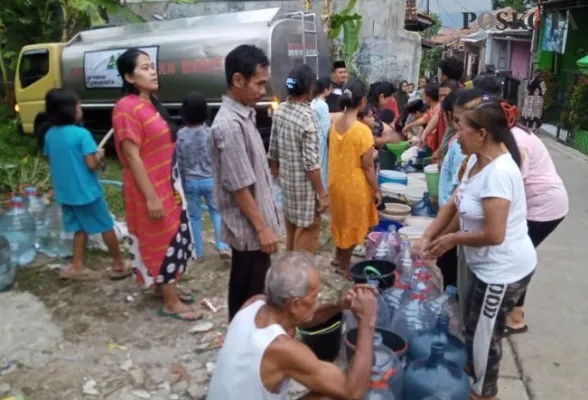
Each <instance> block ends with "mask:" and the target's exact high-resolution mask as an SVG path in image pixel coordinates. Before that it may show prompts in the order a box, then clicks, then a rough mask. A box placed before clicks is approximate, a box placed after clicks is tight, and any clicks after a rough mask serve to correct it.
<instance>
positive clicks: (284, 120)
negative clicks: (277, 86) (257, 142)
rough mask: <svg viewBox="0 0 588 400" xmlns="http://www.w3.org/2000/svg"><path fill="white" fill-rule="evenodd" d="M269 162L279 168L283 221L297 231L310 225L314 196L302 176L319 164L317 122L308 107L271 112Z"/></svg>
mask: <svg viewBox="0 0 588 400" xmlns="http://www.w3.org/2000/svg"><path fill="white" fill-rule="evenodd" d="M269 159H270V160H274V161H277V162H278V164H279V166H280V186H281V187H282V195H283V198H284V212H285V214H286V218H287V219H288V221H290V222H291V223H292V224H294V225H296V226H298V227H300V228H306V227H308V226H310V225H312V223H313V222H314V221H315V219H316V206H317V193H316V191H315V190H314V187H313V186H312V183H311V182H310V180H309V179H308V177H307V176H306V173H307V172H310V171H314V170H319V169H320V164H319V137H318V122H317V119H316V117H315V115H314V112H313V111H312V108H310V105H309V104H306V103H305V104H302V103H295V102H291V101H286V102H284V103H282V104H280V106H279V107H278V109H277V110H276V111H275V112H274V115H273V117H272V133H271V139H270V146H269Z"/></svg>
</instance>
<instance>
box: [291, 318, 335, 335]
mask: <svg viewBox="0 0 588 400" xmlns="http://www.w3.org/2000/svg"><path fill="white" fill-rule="evenodd" d="M341 324H342V322H341V321H337V322H335V323H334V324H333V325H331V326H328V327H326V328H323V329H320V330H318V331H314V332H310V331H305V330H304V329H298V328H296V331H297V332H298V333H299V334H301V335H305V336H314V335H322V334H325V333H329V332H331V331H333V330H335V329H337V328H339V326H341Z"/></svg>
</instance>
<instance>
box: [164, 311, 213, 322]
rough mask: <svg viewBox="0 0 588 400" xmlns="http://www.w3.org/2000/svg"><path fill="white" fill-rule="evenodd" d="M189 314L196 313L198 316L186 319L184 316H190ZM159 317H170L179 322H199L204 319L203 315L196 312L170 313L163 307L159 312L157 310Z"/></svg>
mask: <svg viewBox="0 0 588 400" xmlns="http://www.w3.org/2000/svg"><path fill="white" fill-rule="evenodd" d="M189 313H195V314H196V316H195V317H184V316H183V314H189ZM157 315H159V316H160V317H168V318H172V319H177V320H179V321H191V322H193V321H198V320H200V319H202V313H200V312H197V311H195V310H190V311H181V312H170V311H166V310H165V309H164V308H163V307H161V308H160V309H159V310H157Z"/></svg>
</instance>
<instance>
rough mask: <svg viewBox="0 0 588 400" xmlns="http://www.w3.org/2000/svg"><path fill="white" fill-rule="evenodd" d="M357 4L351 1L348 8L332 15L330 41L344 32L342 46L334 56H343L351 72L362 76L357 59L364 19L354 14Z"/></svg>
mask: <svg viewBox="0 0 588 400" xmlns="http://www.w3.org/2000/svg"><path fill="white" fill-rule="evenodd" d="M356 4H357V0H349V3H347V6H346V7H345V8H344V9H343V10H342V11H341V12H340V13H335V14H332V15H331V21H330V22H331V24H330V28H331V29H330V32H329V39H330V40H331V43H333V42H335V41H336V40H338V39H339V38H340V36H341V32H343V43H342V46H341V45H340V46H337V49H336V53H335V54H334V55H335V56H336V57H341V56H342V57H343V59H344V60H345V63H346V64H347V67H348V68H350V70H351V72H352V73H353V74H355V75H357V76H360V72H359V69H358V68H357V65H356V63H355V57H356V55H357V53H358V52H359V32H360V31H361V26H362V22H363V18H362V16H361V15H360V14H358V13H356V12H354V13H352V11H353V8H354V7H355V5H356Z"/></svg>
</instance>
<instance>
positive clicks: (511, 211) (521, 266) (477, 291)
mask: <svg viewBox="0 0 588 400" xmlns="http://www.w3.org/2000/svg"><path fill="white" fill-rule="evenodd" d="M454 123H455V127H456V130H457V133H458V138H459V141H460V144H461V146H462V150H463V152H464V153H465V154H466V155H468V156H469V159H468V162H467V165H466V167H465V172H464V175H463V178H462V181H461V183H460V185H459V186H458V188H457V190H456V191H455V193H454V195H453V202H449V203H448V204H447V205H446V206H445V207H443V208H442V209H441V210H440V211H439V215H438V216H437V218H436V219H435V221H434V222H433V223H432V224H431V225H430V226H429V228H428V229H427V231H426V232H425V235H424V236H423V242H424V243H423V245H424V248H425V249H426V251H428V255H429V257H430V258H436V257H438V256H439V255H441V254H443V253H445V252H446V251H447V250H448V249H450V248H452V247H454V246H456V245H461V246H463V248H464V253H465V256H466V260H467V263H468V266H469V267H470V269H471V270H472V272H473V273H474V281H473V283H472V287H471V289H470V293H469V296H468V301H467V310H466V315H467V320H466V321H465V337H466V345H467V347H468V353H469V368H470V372H471V373H472V376H473V378H474V382H473V387H472V398H473V399H495V398H496V394H497V393H498V385H497V382H498V370H499V366H500V359H501V355H502V344H501V341H502V338H503V336H504V329H505V326H506V321H507V317H508V315H509V313H510V312H511V311H512V309H513V308H514V306H515V304H516V302H517V300H518V299H519V298H520V296H521V295H522V293H523V292H524V291H525V289H526V287H527V285H528V284H529V281H530V280H531V277H532V275H533V272H534V271H535V267H536V265H537V254H536V252H535V248H534V247H533V243H532V242H531V239H530V238H529V235H528V230H527V206H526V199H525V188H524V184H523V177H522V175H521V171H520V168H519V166H520V164H521V155H520V153H519V149H518V147H517V144H516V142H515V139H514V137H513V135H512V133H511V131H510V129H509V125H508V120H507V116H506V113H505V110H504V104H503V103H501V102H498V101H495V100H491V99H489V98H488V97H486V96H484V97H480V95H479V91H477V90H466V91H460V96H459V98H458V99H457V102H456V104H455V108H454ZM446 232H450V233H446Z"/></svg>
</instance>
